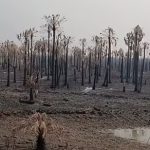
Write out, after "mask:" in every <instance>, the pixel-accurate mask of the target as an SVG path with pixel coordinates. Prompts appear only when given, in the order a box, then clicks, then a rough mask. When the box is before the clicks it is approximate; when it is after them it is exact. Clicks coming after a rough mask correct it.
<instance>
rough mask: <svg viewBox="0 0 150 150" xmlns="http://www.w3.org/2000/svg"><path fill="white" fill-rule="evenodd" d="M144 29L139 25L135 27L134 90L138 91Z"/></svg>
mask: <svg viewBox="0 0 150 150" xmlns="http://www.w3.org/2000/svg"><path fill="white" fill-rule="evenodd" d="M143 35H144V34H143V31H142V29H141V27H140V26H139V25H137V26H136V27H135V28H134V33H133V37H134V79H135V88H134V91H135V92H137V91H138V86H139V75H138V74H139V49H140V42H141V41H142V39H143Z"/></svg>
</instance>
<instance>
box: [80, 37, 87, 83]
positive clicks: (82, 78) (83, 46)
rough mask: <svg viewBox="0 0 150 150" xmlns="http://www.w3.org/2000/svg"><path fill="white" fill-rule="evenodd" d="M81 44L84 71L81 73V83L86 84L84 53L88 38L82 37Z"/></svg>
mask: <svg viewBox="0 0 150 150" xmlns="http://www.w3.org/2000/svg"><path fill="white" fill-rule="evenodd" d="M80 42H81V45H82V50H81V59H82V60H81V61H82V64H81V65H82V73H81V85H82V86H84V55H85V43H86V39H85V38H83V39H80Z"/></svg>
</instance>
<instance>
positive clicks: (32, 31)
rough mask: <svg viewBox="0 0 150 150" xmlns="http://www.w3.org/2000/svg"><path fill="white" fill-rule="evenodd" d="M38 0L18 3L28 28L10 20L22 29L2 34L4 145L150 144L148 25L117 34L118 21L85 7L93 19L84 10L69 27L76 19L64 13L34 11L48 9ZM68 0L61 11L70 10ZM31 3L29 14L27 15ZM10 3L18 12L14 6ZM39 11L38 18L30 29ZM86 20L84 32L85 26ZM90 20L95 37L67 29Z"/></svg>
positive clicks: (61, 149)
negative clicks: (74, 34)
mask: <svg viewBox="0 0 150 150" xmlns="http://www.w3.org/2000/svg"><path fill="white" fill-rule="evenodd" d="M15 1H18V0H15ZM27 1H28V0H27ZM34 1H35V0H34ZM101 1H103V0H101ZM144 1H145V0H144ZM38 2H40V0H38ZM38 2H37V3H36V4H32V2H31V4H30V5H29V9H28V8H23V7H24V6H26V5H24V6H22V7H20V9H21V8H22V10H25V12H26V14H25V13H24V15H23V14H22V15H23V16H28V17H29V18H30V19H31V20H30V19H29V21H28V22H26V23H27V24H31V26H29V27H28V26H27V24H26V25H25V27H26V28H22V30H20V26H19V21H18V22H17V21H16V23H13V22H12V29H11V30H13V28H14V25H16V27H17V25H18V29H19V30H18V29H17V30H16V31H19V32H17V33H15V34H14V35H13V37H15V38H11V36H10V38H9V36H8V37H7V36H5V35H3V34H2V35H1V36H0V150H148V149H150V92H149V91H150V49H149V48H150V47H149V44H150V40H148V36H149V33H147V29H146V27H145V24H144V23H142V22H140V21H139V23H138V24H139V25H138V24H135V23H136V21H135V23H134V24H135V25H134V26H132V25H133V24H132V23H129V24H130V25H131V26H130V28H128V29H129V30H128V31H127V30H123V31H122V33H121V35H122V38H120V31H121V30H120V29H121V28H119V27H118V26H121V23H120V22H119V21H118V24H117V23H116V22H115V21H114V22H113V19H112V20H110V18H111V17H108V16H107V15H106V14H107V13H106V14H103V15H104V16H106V17H104V18H105V19H109V21H111V22H112V23H113V24H112V25H111V23H110V25H109V24H108V25H106V26H105V27H104V28H103V29H102V27H103V25H104V23H103V22H105V19H104V20H103V19H102V20H101V18H97V19H96V20H97V22H96V21H95V22H92V20H93V18H96V16H92V17H93V18H92V17H91V16H90V12H88V13H87V14H84V9H83V10H82V11H81V12H83V14H84V15H85V16H86V15H89V17H91V18H90V19H91V23H90V24H87V23H86V21H87V20H86V19H85V20H86V21H85V20H84V18H83V17H82V13H80V14H78V15H77V16H78V17H77V18H74V17H75V15H76V14H72V18H74V19H75V20H76V19H79V22H76V24H72V25H71V26H72V28H71V27H70V26H69V27H70V28H69V27H68V26H67V25H70V24H71V23H72V22H71V21H72V20H71V19H72V18H71V17H68V18H67V15H63V14H65V13H63V12H62V13H60V14H59V13H58V14H57V13H51V11H49V12H50V14H48V15H43V16H38V15H35V14H36V13H37V12H38V11H41V12H42V8H43V9H44V10H45V8H46V6H38V5H39V4H42V3H38ZM88 2H91V0H88ZM23 3H24V2H23ZM43 3H44V2H43ZM56 3H57V2H56ZM64 3H65V2H64ZM64 3H61V6H62V8H63V7H64V8H68V7H67V6H66V5H67V2H66V3H65V4H66V5H64ZM74 3H75V2H74ZM93 3H94V2H91V6H90V3H89V4H88V3H87V7H88V5H89V8H92V9H91V14H92V13H93V12H92V11H96V10H94V8H98V6H94V7H93V5H92V4H93ZM118 3H119V2H118ZM143 3H144V2H143ZM143 3H142V4H143ZM13 4H15V2H14V3H13ZM46 4H51V2H47V3H46ZM52 4H53V3H52ZM96 4H98V2H96ZM106 4H107V3H106ZM144 4H146V2H145V3H144ZM34 5H35V6H36V7H37V8H39V10H38V11H37V10H36V9H37V8H35V10H34V7H33V6H34ZM68 5H69V6H70V7H71V6H72V5H71V4H70V3H69V2H68ZM80 5H82V4H80ZM118 5H119V4H118ZM137 5H138V4H137ZM18 6H19V5H18ZM20 6H21V4H20ZM31 6H32V7H33V8H32V13H31V12H28V11H30V7H31ZM57 6H59V5H57ZM127 6H132V4H131V5H130V4H128V5H127ZM142 6H143V5H141V6H140V5H139V6H137V7H142ZM9 7H10V6H9ZM12 7H13V8H16V11H17V12H20V13H21V10H17V4H15V5H14V6H13V5H12ZM51 7H52V6H51ZM74 7H76V4H75V6H74ZM80 7H81V6H78V9H79V11H80ZM82 7H85V6H82ZM112 7H114V8H118V7H117V6H116V5H115V6H112ZM124 7H125V6H124ZM0 8H1V7H0ZM40 8H41V10H40ZM54 8H55V7H52V8H51V9H52V10H53V9H54ZM60 8H61V7H60ZM60 8H59V10H60V12H61V9H60ZM71 8H72V7H71ZM71 8H70V9H71ZM108 8H110V11H111V7H110V6H108ZM72 9H73V8H72ZM86 9H87V8H86V7H85V11H87V10H86ZM101 9H102V8H101ZM56 10H57V9H56ZM73 10H74V9H73ZM112 10H113V9H112ZM146 10H147V9H146ZM8 11H9V10H8ZM14 11H15V10H14ZM34 11H35V12H34ZM97 11H98V12H101V11H102V10H97ZM115 11H116V12H118V10H115ZM115 11H114V10H113V11H112V12H113V13H115ZM132 11H133V10H132ZM139 11H140V10H139ZM52 12H53V11H52ZM58 12H59V11H58ZM64 12H65V11H64ZM28 13H30V15H28ZM108 13H109V12H108ZM130 13H131V15H132V13H133V12H130ZM143 13H144V12H143ZM37 14H38V13H37ZM17 15H18V16H19V14H17ZM20 15H21V14H20ZM32 15H33V16H34V15H35V16H34V17H33V18H32ZM70 15H71V14H69V13H68V16H70ZM97 15H98V14H97ZM134 15H135V14H134ZM37 16H38V19H39V18H41V19H40V22H41V23H40V24H36V25H35V26H33V23H32V19H33V20H34V19H35V20H36V19H37ZM118 16H119V13H118ZM107 17H108V18H107ZM70 18H71V19H70ZM113 18H114V20H115V19H116V20H117V19H119V18H117V17H116V18H115V17H113ZM139 18H140V16H139ZM143 18H144V17H143ZM24 19H25V17H24ZM80 19H81V20H80ZM83 20H84V21H85V24H84V27H85V29H84V28H82V27H80V25H81V24H83V23H84V21H83ZM88 20H89V18H88ZM98 20H100V21H101V23H100V22H98ZM2 21H3V22H5V20H2ZM30 21H31V23H30ZM133 21H134V19H133ZM20 22H22V21H21V20H20ZM106 22H107V21H106ZM122 22H123V18H122ZM78 23H79V24H78ZM92 24H93V27H92V28H91V29H93V30H90V31H89V32H92V35H91V36H87V33H85V36H79V37H78V36H73V34H72V33H71V32H70V34H69V31H70V29H71V30H75V31H74V32H77V31H76V28H75V26H76V27H77V28H78V32H77V34H78V33H79V32H80V31H81V30H82V31H84V32H85V31H86V29H89V28H87V26H92ZM94 24H96V25H95V26H94ZM125 25H126V24H124V26H125ZM8 26H10V28H11V24H9V25H8V24H7V27H6V28H8ZM66 26H67V29H68V31H67V30H66ZM96 26H97V29H96V30H95V27H96ZM98 26H99V27H98ZM64 27H65V29H64ZM117 27H118V29H117ZM122 29H123V28H122ZM124 29H125V27H124ZM2 30H3V29H2ZM2 30H1V29H0V33H1V32H2V33H4V32H3V31H2ZM5 32H6V30H5ZM7 32H9V30H8V29H7ZM11 33H14V32H11ZM1 37H2V38H1ZM3 37H4V38H3ZM5 37H6V38H5ZM3 39H5V40H3ZM12 39H13V40H12Z"/></svg>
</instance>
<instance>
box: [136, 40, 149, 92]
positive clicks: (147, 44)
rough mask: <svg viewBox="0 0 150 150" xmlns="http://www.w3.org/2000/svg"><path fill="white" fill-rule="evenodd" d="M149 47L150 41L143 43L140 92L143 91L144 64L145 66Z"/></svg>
mask: <svg viewBox="0 0 150 150" xmlns="http://www.w3.org/2000/svg"><path fill="white" fill-rule="evenodd" d="M148 48H149V43H147V42H144V43H143V62H142V67H141V73H140V85H139V90H138V92H141V90H142V84H143V72H144V66H145V55H146V50H147V49H148Z"/></svg>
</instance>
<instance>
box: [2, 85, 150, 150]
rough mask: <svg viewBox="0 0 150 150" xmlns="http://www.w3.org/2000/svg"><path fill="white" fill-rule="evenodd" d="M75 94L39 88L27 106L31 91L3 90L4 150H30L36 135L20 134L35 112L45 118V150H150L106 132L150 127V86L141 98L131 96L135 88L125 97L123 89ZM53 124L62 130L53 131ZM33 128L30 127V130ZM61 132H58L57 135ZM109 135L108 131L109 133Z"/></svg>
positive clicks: (17, 88) (130, 88)
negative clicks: (24, 101)
mask: <svg viewBox="0 0 150 150" xmlns="http://www.w3.org/2000/svg"><path fill="white" fill-rule="evenodd" d="M84 89H85V87H81V88H76V89H72V90H71V89H58V90H51V89H50V88H48V87H46V86H45V88H40V91H39V95H38V97H37V98H36V99H35V103H34V104H32V105H30V104H24V103H20V102H19V101H21V100H28V92H27V91H26V90H25V89H23V88H22V87H19V86H16V87H15V86H12V87H11V88H6V87H5V88H4V87H3V88H1V90H0V138H1V139H0V150H5V149H7V148H8V149H15V150H30V149H31V150H32V149H34V148H35V140H36V137H35V134H34V133H33V132H30V131H29V130H28V129H27V130H26V131H23V130H18V132H16V134H15V135H13V136H12V130H13V129H14V128H16V127H19V126H20V124H21V122H22V121H26V120H27V118H29V117H30V116H31V115H32V114H34V113H35V112H36V111H38V112H45V113H46V114H47V116H48V117H47V128H48V134H47V137H46V146H47V149H48V150H49V149H52V150H65V149H67V150H148V149H150V145H147V144H141V143H138V142H137V141H134V140H126V139H122V138H118V137H114V136H113V134H111V133H108V132H107V129H116V128H135V127H149V126H150V93H149V85H146V86H144V88H143V92H142V93H140V94H139V93H135V92H133V87H132V85H127V86H126V92H125V93H123V92H122V84H118V83H117V84H116V85H115V84H113V85H112V86H110V87H108V88H102V87H101V88H97V89H96V90H95V91H92V90H89V91H88V92H84ZM51 120H53V122H54V124H55V125H56V126H57V127H58V129H57V128H56V129H55V130H51V126H50V122H51ZM29 128H30V127H29ZM57 130H58V131H59V130H61V131H60V132H58V131H57ZM105 131H106V132H105Z"/></svg>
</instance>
